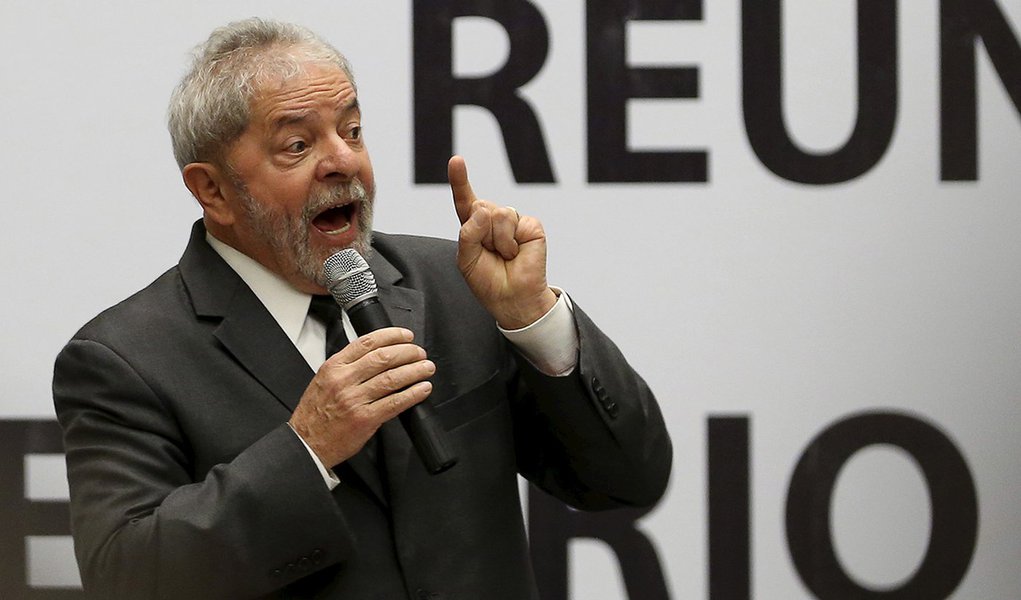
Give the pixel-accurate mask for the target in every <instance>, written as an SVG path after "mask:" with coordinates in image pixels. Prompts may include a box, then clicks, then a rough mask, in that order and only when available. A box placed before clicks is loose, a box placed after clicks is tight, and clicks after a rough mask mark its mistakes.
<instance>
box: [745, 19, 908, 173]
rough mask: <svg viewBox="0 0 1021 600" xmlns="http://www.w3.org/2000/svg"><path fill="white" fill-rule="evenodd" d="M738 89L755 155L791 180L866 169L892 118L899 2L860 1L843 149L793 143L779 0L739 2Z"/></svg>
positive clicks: (883, 145) (885, 141) (881, 147)
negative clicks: (853, 89)
mask: <svg viewBox="0 0 1021 600" xmlns="http://www.w3.org/2000/svg"><path fill="white" fill-rule="evenodd" d="M741 5H742V16H741V18H742V36H741V39H742V44H743V48H742V51H741V55H742V81H743V83H744V89H743V92H742V95H743V103H744V119H745V129H746V130H747V132H748V141H749V142H750V143H751V146H752V149H753V150H754V151H755V154H756V155H757V156H758V157H759V160H760V161H762V164H763V165H765V166H766V168H768V169H769V170H770V171H772V172H773V173H776V174H777V175H778V176H780V177H783V178H784V179H787V180H789V181H795V182H798V183H809V184H830V183H840V182H844V181H849V180H851V179H854V178H855V177H858V176H859V175H861V174H863V173H865V172H866V171H868V170H869V169H871V168H872V167H873V166H874V165H875V164H876V163H877V162H879V159H880V158H882V156H883V154H884V153H885V152H886V149H887V148H888V147H889V145H890V139H891V138H892V136H893V128H894V124H895V121H896V115H897V3H896V2H891V1H890V0H858V116H857V120H856V122H855V125H854V131H853V132H852V133H851V137H850V139H848V140H847V142H846V143H845V144H844V146H843V147H842V148H840V149H838V150H835V151H834V152H831V153H828V154H814V153H810V152H805V151H803V150H801V149H800V148H798V146H797V145H795V143H794V142H793V141H791V139H790V136H789V135H788V132H787V128H786V126H785V124H784V112H783V101H782V96H783V75H782V73H781V62H782V49H781V38H782V28H781V23H780V7H781V1H780V0H743V2H742V3H741Z"/></svg>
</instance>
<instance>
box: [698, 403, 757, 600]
mask: <svg viewBox="0 0 1021 600" xmlns="http://www.w3.org/2000/svg"><path fill="white" fill-rule="evenodd" d="M707 433H708V440H709V441H708V444H709V447H708V453H707V454H708V463H709V473H708V477H709V481H708V488H709V498H708V503H709V598H710V599H711V600H748V599H749V598H751V597H752V596H751V593H752V592H751V539H750V534H749V531H750V530H751V514H750V512H749V511H750V508H749V507H750V506H751V505H750V502H751V490H750V487H749V483H748V482H749V480H750V478H751V463H750V457H749V454H748V417H710V418H709V427H708V432H707Z"/></svg>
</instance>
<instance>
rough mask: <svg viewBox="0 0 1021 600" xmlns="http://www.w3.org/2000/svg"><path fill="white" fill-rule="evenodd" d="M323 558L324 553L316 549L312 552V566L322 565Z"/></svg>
mask: <svg viewBox="0 0 1021 600" xmlns="http://www.w3.org/2000/svg"><path fill="white" fill-rule="evenodd" d="M325 556H326V553H325V552H323V551H322V550H321V549H319V548H316V549H315V550H313V551H312V564H314V565H318V564H320V563H322V562H323V558H324V557H325Z"/></svg>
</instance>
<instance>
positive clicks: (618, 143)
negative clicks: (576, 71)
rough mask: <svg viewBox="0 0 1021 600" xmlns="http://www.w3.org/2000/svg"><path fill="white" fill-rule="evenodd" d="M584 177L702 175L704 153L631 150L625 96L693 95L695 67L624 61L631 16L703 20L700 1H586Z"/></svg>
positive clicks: (599, 180) (626, 178)
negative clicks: (635, 65)
mask: <svg viewBox="0 0 1021 600" xmlns="http://www.w3.org/2000/svg"><path fill="white" fill-rule="evenodd" d="M587 6H588V16H587V22H588V25H587V28H588V33H587V38H588V59H587V61H588V71H587V72H588V180H589V181H590V182H592V183H610V182H641V181H656V182H664V181H697V182H704V181H706V180H707V175H706V162H707V158H706V153H705V152H630V151H628V149H627V101H628V99H630V98H697V97H698V70H697V69H695V68H694V67H685V68H642V69H629V68H628V66H627V56H626V41H625V37H626V36H625V31H626V25H627V21H630V20H656V21H666V20H691V21H698V20H701V19H702V1H701V0H616V1H610V2H607V1H606V0H589V2H588V3H587Z"/></svg>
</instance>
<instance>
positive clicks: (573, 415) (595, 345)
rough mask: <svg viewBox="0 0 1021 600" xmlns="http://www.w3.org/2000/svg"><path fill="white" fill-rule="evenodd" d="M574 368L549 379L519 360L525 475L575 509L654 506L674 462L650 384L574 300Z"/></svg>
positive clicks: (518, 430) (518, 431) (518, 425)
mask: <svg viewBox="0 0 1021 600" xmlns="http://www.w3.org/2000/svg"><path fill="white" fill-rule="evenodd" d="M574 320H575V325H576V327H577V330H578V340H579V357H578V364H577V367H576V368H575V370H574V372H573V373H571V374H570V375H568V376H565V377H549V376H546V375H543V374H542V373H540V372H538V371H537V370H536V369H535V368H534V367H532V366H531V365H530V364H529V363H528V361H526V360H524V359H523V358H521V359H519V360H517V363H518V367H519V369H520V370H521V375H522V379H523V380H524V382H525V388H526V389H527V391H526V392H524V393H523V394H522V395H521V397H523V398H525V399H526V400H524V401H520V402H518V403H516V408H515V410H516V414H515V439H516V445H517V452H518V464H519V469H520V471H521V472H522V474H523V475H524V476H525V477H526V478H528V479H530V480H531V481H533V482H534V483H536V485H538V486H539V487H541V488H543V489H544V490H546V491H547V492H550V493H552V494H553V495H554V496H557V497H558V498H560V499H561V500H563V501H565V502H566V503H568V504H569V505H571V506H574V507H575V508H582V509H589V510H595V509H606V508H616V507H622V506H640V507H644V506H651V505H653V504H655V503H656V502H657V501H658V500H659V499H660V498H661V497H662V495H663V493H664V492H665V490H666V486H667V483H668V481H669V476H670V468H671V463H672V459H673V450H672V446H671V443H670V437H669V434H668V433H667V430H666V425H665V424H664V422H663V416H662V414H661V413H660V410H659V406H658V405H657V403H656V399H655V397H654V396H653V394H652V391H651V390H650V389H649V387H648V386H647V385H646V383H645V381H644V380H643V379H642V378H641V376H640V375H638V373H637V372H635V370H634V369H632V368H631V366H630V365H629V364H628V362H627V360H626V359H625V358H624V356H623V355H622V354H621V352H620V350H619V349H618V348H617V347H616V345H614V343H613V342H612V341H611V340H610V339H609V338H608V337H607V336H606V335H605V334H603V332H602V331H600V330H599V328H598V327H597V326H596V325H595V324H594V323H593V322H592V321H591V319H589V317H588V316H587V315H586V314H585V313H584V311H582V310H581V309H580V308H579V307H578V306H577V304H575V306H574Z"/></svg>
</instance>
